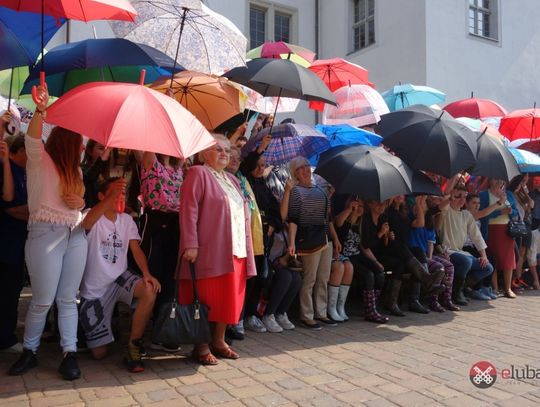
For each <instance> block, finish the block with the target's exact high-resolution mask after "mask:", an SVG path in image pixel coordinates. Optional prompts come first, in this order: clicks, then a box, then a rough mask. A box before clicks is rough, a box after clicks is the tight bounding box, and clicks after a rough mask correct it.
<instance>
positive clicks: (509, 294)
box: [504, 290, 517, 298]
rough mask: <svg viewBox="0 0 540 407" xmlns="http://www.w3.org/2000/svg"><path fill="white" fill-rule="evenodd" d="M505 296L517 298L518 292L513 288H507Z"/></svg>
mask: <svg viewBox="0 0 540 407" xmlns="http://www.w3.org/2000/svg"><path fill="white" fill-rule="evenodd" d="M504 296H505V297H506V298H516V297H517V296H516V294H514V292H513V291H512V290H506V291H505V292H504Z"/></svg>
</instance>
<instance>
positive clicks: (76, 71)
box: [21, 38, 183, 96]
mask: <svg viewBox="0 0 540 407" xmlns="http://www.w3.org/2000/svg"><path fill="white" fill-rule="evenodd" d="M141 69H144V70H145V71H146V76H145V79H146V82H147V83H148V82H152V81H153V80H156V79H157V78H158V77H160V76H162V75H165V74H168V73H169V72H170V71H173V70H175V69H176V70H182V69H183V68H182V67H181V66H179V65H176V67H175V64H174V60H173V59H172V58H170V57H169V56H167V55H165V54H164V53H163V52H161V51H159V50H157V49H155V48H152V47H150V46H148V45H145V44H137V43H134V42H131V41H128V40H126V39H123V38H102V39H87V40H83V41H78V42H72V43H68V44H62V45H59V46H57V47H54V48H53V49H51V50H50V51H49V52H48V53H47V64H46V66H45V72H46V74H47V86H48V89H49V94H50V95H53V96H61V95H63V94H64V93H65V92H67V91H69V90H70V89H73V88H74V87H76V86H79V85H81V84H83V83H88V82H98V81H111V82H133V83H136V82H138V80H139V77H140V73H141ZM39 75H40V67H39V66H35V67H34V68H32V69H31V70H30V74H29V77H28V79H27V80H26V82H25V84H24V86H23V89H22V91H21V92H22V93H23V94H28V93H30V92H31V90H32V86H34V85H38V84H39Z"/></svg>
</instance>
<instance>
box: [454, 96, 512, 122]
mask: <svg viewBox="0 0 540 407" xmlns="http://www.w3.org/2000/svg"><path fill="white" fill-rule="evenodd" d="M443 109H444V110H446V111H447V112H448V113H450V114H451V115H452V116H454V117H470V118H471V119H483V118H484V117H493V116H504V115H506V114H507V111H506V109H505V108H504V107H502V106H501V105H500V104H498V103H497V102H495V101H493V100H489V99H479V98H473V97H470V98H469V99H461V100H457V101H455V102H452V103H449V104H447V105H446V106H445V107H443Z"/></svg>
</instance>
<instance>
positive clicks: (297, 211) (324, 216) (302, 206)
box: [288, 185, 330, 227]
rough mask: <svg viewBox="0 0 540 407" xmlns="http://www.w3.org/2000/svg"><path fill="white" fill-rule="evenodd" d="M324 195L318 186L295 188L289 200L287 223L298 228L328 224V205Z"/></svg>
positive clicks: (298, 186)
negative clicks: (293, 224)
mask: <svg viewBox="0 0 540 407" xmlns="http://www.w3.org/2000/svg"><path fill="white" fill-rule="evenodd" d="M328 201H329V200H328V197H327V196H326V193H325V192H324V191H323V190H322V189H321V188H320V187H318V186H316V185H312V186H309V187H303V186H300V185H297V186H295V187H294V188H293V189H292V190H291V195H290V198H289V212H288V218H289V222H292V223H296V224H297V225H298V226H299V227H302V226H310V225H326V224H328V211H329V209H330V203H329V202H328Z"/></svg>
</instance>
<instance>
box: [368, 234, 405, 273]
mask: <svg viewBox="0 0 540 407" xmlns="http://www.w3.org/2000/svg"><path fill="white" fill-rule="evenodd" d="M373 254H374V255H375V257H376V258H377V260H378V261H379V262H381V264H382V265H383V266H384V269H385V270H387V271H392V277H391V278H392V280H401V279H402V275H403V274H407V267H406V263H407V262H408V261H409V260H410V259H412V258H413V257H414V255H413V254H412V253H411V251H410V250H409V248H408V247H407V246H405V245H404V244H402V243H400V242H398V241H396V240H392V241H390V242H389V243H388V246H386V247H384V248H379V249H378V250H377V251H374V253H373Z"/></svg>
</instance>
